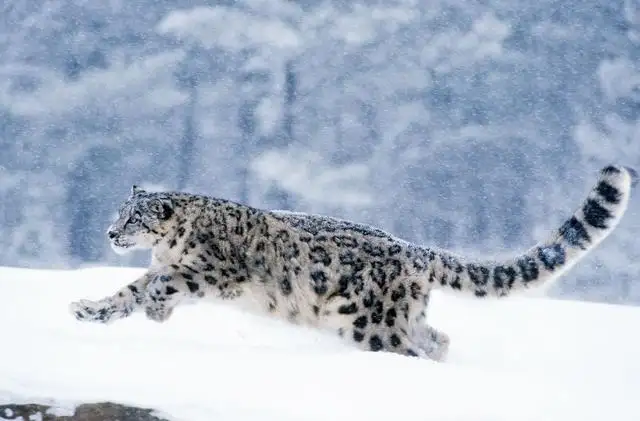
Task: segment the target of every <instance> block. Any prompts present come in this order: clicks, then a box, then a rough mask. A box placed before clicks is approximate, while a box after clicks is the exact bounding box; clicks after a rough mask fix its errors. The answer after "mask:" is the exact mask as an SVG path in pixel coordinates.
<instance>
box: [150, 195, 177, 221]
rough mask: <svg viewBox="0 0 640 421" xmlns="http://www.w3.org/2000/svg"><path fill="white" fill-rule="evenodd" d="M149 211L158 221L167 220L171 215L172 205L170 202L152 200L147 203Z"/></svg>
mask: <svg viewBox="0 0 640 421" xmlns="http://www.w3.org/2000/svg"><path fill="white" fill-rule="evenodd" d="M149 210H150V211H151V212H153V213H154V214H156V215H157V216H158V218H160V219H163V220H164V219H169V218H171V215H173V204H172V203H171V200H162V199H154V200H152V201H151V202H149Z"/></svg>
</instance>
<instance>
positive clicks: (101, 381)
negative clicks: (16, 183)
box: [0, 268, 640, 421]
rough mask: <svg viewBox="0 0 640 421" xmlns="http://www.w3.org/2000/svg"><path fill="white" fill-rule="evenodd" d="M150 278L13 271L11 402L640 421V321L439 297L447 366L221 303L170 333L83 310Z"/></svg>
mask: <svg viewBox="0 0 640 421" xmlns="http://www.w3.org/2000/svg"><path fill="white" fill-rule="evenodd" d="M140 272H141V271H140V270H138V269H123V268H91V269H82V270H76V271H39V270H27V269H13V268H0V297H1V298H2V300H1V305H0V405H1V404H2V403H7V402H9V401H11V402H23V401H28V402H50V400H49V399H50V398H53V399H55V400H56V401H57V402H58V403H59V405H60V406H61V407H62V409H65V408H66V410H67V411H68V410H69V409H72V408H73V405H74V403H82V402H95V401H107V400H109V401H115V402H120V403H125V404H131V405H136V406H142V407H151V408H156V409H157V410H158V411H159V412H160V413H161V414H164V415H165V416H166V417H168V418H170V419H174V420H184V421H199V420H206V421H210V420H231V421H236V420H269V421H270V420H277V421H287V420H296V421H303V420H323V421H328V420H332V421H334V420H336V421H339V420H349V421H354V420H378V419H379V420H438V421H447V420H451V421H517V420H531V421H534V420H535V421H540V420H544V421H554V420H558V421H574V420H575V421H578V420H579V421H587V420H598V421H602V420H615V421H624V420H629V421H631V420H633V421H637V420H640V405H638V392H640V358H639V356H640V329H639V327H640V308H633V307H623V306H611V305H601V304H594V303H579V302H569V301H558V300H551V299H541V298H525V297H517V298H512V299H508V300H502V301H475V300H471V299H463V298H459V297H452V296H447V295H445V294H437V295H434V298H433V299H432V301H431V302H432V308H431V313H430V323H432V324H433V325H434V326H436V327H437V328H439V329H441V330H443V331H445V332H447V333H448V334H449V335H450V336H451V340H452V345H451V352H450V358H449V361H448V362H446V363H436V362H431V361H425V360H419V359H415V358H408V357H402V356H397V355H392V354H386V353H371V352H362V351H358V350H355V349H352V348H350V347H349V346H347V345H345V344H342V343H341V342H340V341H339V339H337V338H334V337H332V336H326V335H325V334H320V333H317V332H314V331H311V330H307V329H303V328H299V327H292V326H286V325H284V324H281V323H279V322H276V321H271V320H264V319H261V318H258V317H256V316H251V315H246V314H243V313H241V312H239V311H236V310H235V309H233V308H229V307H224V306H218V305H212V304H202V305H195V306H185V307H181V308H179V309H177V310H176V311H175V312H174V315H173V317H172V318H171V319H170V320H169V321H168V322H166V323H164V324H157V323H154V322H151V321H149V320H147V319H146V318H145V317H144V315H142V314H138V315H135V316H132V317H130V318H129V319H125V320H121V321H118V322H115V323H113V324H111V325H107V326H105V325H99V324H88V323H80V322H77V321H76V320H75V319H74V318H73V317H72V316H71V315H70V314H69V313H68V310H67V305H68V303H69V302H70V301H72V300H76V299H78V298H100V297H102V296H104V295H107V294H111V293H112V292H113V291H115V290H116V289H118V288H119V287H120V286H122V285H123V284H125V283H126V282H128V281H130V280H132V279H133V278H134V277H135V276H137V275H138V274H139V273H140ZM1 415H2V414H0V416H1Z"/></svg>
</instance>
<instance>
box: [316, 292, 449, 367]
mask: <svg viewBox="0 0 640 421" xmlns="http://www.w3.org/2000/svg"><path fill="white" fill-rule="evenodd" d="M399 289H401V288H399ZM359 298H360V300H357V301H355V300H350V299H346V298H339V299H334V300H331V302H330V303H329V304H328V305H327V307H326V309H325V310H327V311H326V313H325V314H327V317H328V318H330V319H332V320H331V321H330V322H329V323H330V325H332V326H334V327H335V328H336V330H337V333H338V334H339V335H340V336H341V337H342V338H343V339H345V340H347V341H349V342H351V343H353V344H354V345H356V347H358V348H360V349H362V350H365V351H372V352H378V351H383V352H390V353H395V354H400V355H404V356H410V357H418V358H423V359H429V360H434V361H444V359H445V358H446V355H447V351H448V346H449V337H448V336H447V335H446V334H444V333H442V332H440V331H438V330H436V329H434V328H433V327H431V326H429V325H427V324H426V323H425V317H424V313H425V310H426V306H425V303H426V301H427V300H425V299H424V298H422V297H420V298H418V299H413V298H409V297H406V298H407V299H404V300H398V301H393V300H386V299H384V298H383V297H380V298H377V297H376V296H375V295H373V294H369V295H366V294H365V295H364V296H360V297H359Z"/></svg>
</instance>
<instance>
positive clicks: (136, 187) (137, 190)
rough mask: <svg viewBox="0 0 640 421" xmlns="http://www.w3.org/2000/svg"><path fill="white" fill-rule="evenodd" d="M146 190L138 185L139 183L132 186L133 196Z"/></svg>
mask: <svg viewBox="0 0 640 421" xmlns="http://www.w3.org/2000/svg"><path fill="white" fill-rule="evenodd" d="M142 192H144V190H143V189H142V188H141V187H138V185H137V184H134V185H133V186H131V196H132V197H133V196H135V195H136V194H139V193H142Z"/></svg>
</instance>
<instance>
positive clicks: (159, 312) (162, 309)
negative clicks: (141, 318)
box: [144, 303, 173, 323]
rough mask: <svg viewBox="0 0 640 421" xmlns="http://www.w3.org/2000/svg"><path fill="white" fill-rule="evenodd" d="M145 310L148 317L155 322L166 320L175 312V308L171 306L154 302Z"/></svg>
mask: <svg viewBox="0 0 640 421" xmlns="http://www.w3.org/2000/svg"><path fill="white" fill-rule="evenodd" d="M144 312H145V314H146V315H147V318H148V319H150V320H153V321H154V322H158V323H162V322H164V321H166V320H167V319H168V318H169V317H171V313H173V308H169V307H166V306H164V305H160V304H157V303H154V304H150V305H147V306H146V307H145V308H144Z"/></svg>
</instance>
